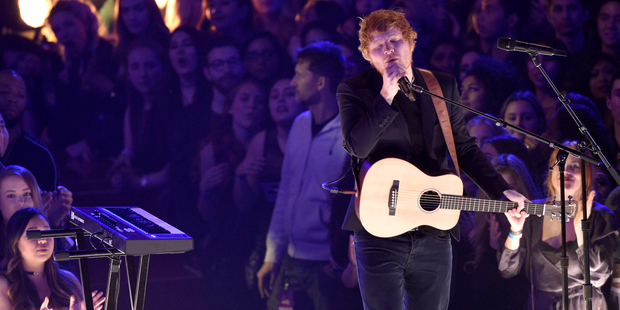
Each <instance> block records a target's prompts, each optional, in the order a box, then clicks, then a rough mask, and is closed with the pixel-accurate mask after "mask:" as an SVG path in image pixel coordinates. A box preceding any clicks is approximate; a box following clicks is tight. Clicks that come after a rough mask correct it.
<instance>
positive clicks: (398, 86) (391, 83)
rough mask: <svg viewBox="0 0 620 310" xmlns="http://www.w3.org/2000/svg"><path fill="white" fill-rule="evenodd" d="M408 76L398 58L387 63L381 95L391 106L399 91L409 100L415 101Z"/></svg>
mask: <svg viewBox="0 0 620 310" xmlns="http://www.w3.org/2000/svg"><path fill="white" fill-rule="evenodd" d="M406 74H407V70H406V69H405V67H404V66H403V65H402V64H401V63H400V62H399V60H398V58H393V59H390V60H388V61H386V62H385V71H384V72H383V73H382V75H383V87H382V89H381V95H382V96H383V98H385V100H386V101H387V102H388V103H389V104H392V100H393V99H394V96H396V94H397V93H398V91H402V92H403V93H404V94H405V95H406V96H407V97H409V100H411V101H415V98H414V97H413V93H412V92H411V82H410V81H409V78H408V77H407V75H406Z"/></svg>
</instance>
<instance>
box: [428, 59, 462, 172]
mask: <svg viewBox="0 0 620 310" xmlns="http://www.w3.org/2000/svg"><path fill="white" fill-rule="evenodd" d="M418 70H420V73H422V77H423V78H424V81H425V82H426V85H427V86H428V90H429V91H430V92H431V93H434V94H436V95H438V96H441V97H444V95H443V91H442V90H441V87H440V86H439V81H437V78H436V77H435V75H434V74H433V73H432V72H430V71H428V70H424V69H418ZM432 98H433V105H434V106H435V112H437V118H439V124H440V125H441V131H442V133H443V138H444V139H445V140H446V145H447V146H448V151H450V156H452V162H454V167H456V173H457V174H458V175H459V177H460V176H461V171H460V169H459V161H458V158H457V157H456V147H455V146H454V136H453V135H452V125H451V124H450V116H449V115H448V109H447V107H446V102H445V101H443V100H441V99H439V98H437V97H432Z"/></svg>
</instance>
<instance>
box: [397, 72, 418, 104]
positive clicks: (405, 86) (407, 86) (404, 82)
mask: <svg viewBox="0 0 620 310" xmlns="http://www.w3.org/2000/svg"><path fill="white" fill-rule="evenodd" d="M398 87H399V88H400V90H401V91H402V92H403V93H405V95H407V98H409V101H411V102H414V101H415V97H414V96H413V90H411V82H409V78H408V77H407V76H406V75H405V76H403V77H401V78H400V79H398Z"/></svg>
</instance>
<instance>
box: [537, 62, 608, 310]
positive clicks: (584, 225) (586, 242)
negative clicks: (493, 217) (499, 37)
mask: <svg viewBox="0 0 620 310" xmlns="http://www.w3.org/2000/svg"><path fill="white" fill-rule="evenodd" d="M528 54H529V55H530V58H531V60H532V62H533V63H534V65H535V66H536V67H537V68H538V69H539V70H540V72H541V73H542V74H543V76H544V77H545V79H546V80H547V82H548V83H549V85H550V86H551V88H553V91H554V92H555V93H556V95H557V96H558V99H559V100H560V102H561V103H562V105H563V106H564V108H566V111H568V113H569V114H570V116H571V118H572V119H573V121H574V122H575V124H576V125H577V128H579V131H580V132H581V134H583V136H584V137H585V141H581V142H580V143H579V147H580V148H581V149H582V150H584V151H585V149H586V148H588V145H587V144H589V148H590V150H591V151H592V153H593V154H596V155H597V156H598V158H600V159H601V161H602V162H603V164H604V165H605V167H606V168H607V171H609V174H611V175H612V176H613V178H614V180H615V181H616V184H620V176H618V172H616V170H615V169H614V168H613V167H612V166H611V164H610V163H609V161H608V160H607V158H606V157H605V154H603V152H601V148H600V147H599V146H598V144H597V143H596V141H594V138H593V137H592V135H590V132H589V131H588V128H587V127H586V126H585V125H584V124H583V123H582V122H581V120H579V118H578V117H577V115H576V114H575V112H574V111H573V109H572V108H571V107H570V105H569V104H568V102H567V101H566V98H565V97H564V95H565V94H564V93H562V92H560V91H559V90H558V89H557V87H556V86H555V84H554V83H553V81H551V79H550V78H549V76H548V75H547V73H546V72H545V70H544V68H543V67H542V65H541V63H540V61H538V57H537V56H538V53H536V52H529V53H528ZM586 141H587V142H586ZM585 179H586V178H585V165H584V162H583V160H581V201H582V208H581V209H582V211H583V217H582V220H581V231H582V233H583V247H584V249H586V250H585V251H584V284H583V298H584V300H585V301H586V310H591V309H592V284H591V283H590V251H589V249H590V238H589V232H590V221H589V220H588V207H587V205H586V203H587V199H588V197H587V193H586V184H585V182H586V181H585ZM573 224H574V223H573ZM564 229H565V228H564V227H562V231H563V233H564ZM562 246H563V247H564V250H563V254H564V255H566V237H565V236H564V235H563V236H562ZM562 259H564V257H563V258H562ZM562 267H563V268H566V269H568V257H566V267H564V263H563V264H562ZM562 292H563V297H564V299H565V307H564V309H567V306H568V296H567V293H566V291H565V290H564V289H563V290H562Z"/></svg>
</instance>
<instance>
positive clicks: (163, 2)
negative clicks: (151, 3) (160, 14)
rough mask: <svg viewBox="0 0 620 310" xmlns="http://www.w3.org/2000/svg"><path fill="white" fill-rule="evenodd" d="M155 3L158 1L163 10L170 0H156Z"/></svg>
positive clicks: (158, 5)
mask: <svg viewBox="0 0 620 310" xmlns="http://www.w3.org/2000/svg"><path fill="white" fill-rule="evenodd" d="M155 3H157V7H158V8H159V9H160V10H162V9H163V8H165V7H166V5H167V4H168V0H155Z"/></svg>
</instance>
